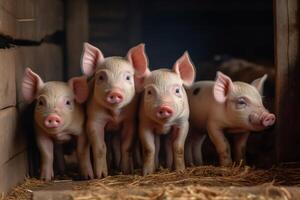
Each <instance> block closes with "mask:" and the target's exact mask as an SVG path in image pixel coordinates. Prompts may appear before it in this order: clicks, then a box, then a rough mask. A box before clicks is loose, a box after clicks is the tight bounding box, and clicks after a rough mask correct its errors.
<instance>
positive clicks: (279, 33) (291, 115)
mask: <svg viewBox="0 0 300 200" xmlns="http://www.w3.org/2000/svg"><path fill="white" fill-rule="evenodd" d="M299 6H300V4H299V1H298V0H285V1H282V0H275V1H274V11H275V32H276V34H275V43H276V47H275V48H276V49H275V54H276V58H275V59H276V60H275V62H276V69H277V75H276V76H277V77H276V112H277V123H276V133H277V159H278V161H279V162H283V161H300V149H299V144H300V122H299V119H300V104H299V102H300V101H299V97H300V77H299V75H300V67H299V65H300V54H299V53H300V51H299V47H300V46H299V42H300V40H299V33H300V32H299V28H300V21H299V19H300V16H299V13H300V8H299Z"/></svg>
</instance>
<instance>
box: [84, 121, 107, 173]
mask: <svg viewBox="0 0 300 200" xmlns="http://www.w3.org/2000/svg"><path fill="white" fill-rule="evenodd" d="M87 134H88V138H89V141H90V144H91V145H92V151H93V159H94V175H95V178H102V177H106V176H107V162H106V145H105V141H104V125H101V124H98V123H95V122H90V121H88V122H87Z"/></svg>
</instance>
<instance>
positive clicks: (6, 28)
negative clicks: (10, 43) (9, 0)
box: [0, 6, 17, 37]
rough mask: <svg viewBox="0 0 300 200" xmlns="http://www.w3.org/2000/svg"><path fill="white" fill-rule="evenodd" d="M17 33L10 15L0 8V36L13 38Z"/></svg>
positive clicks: (13, 19) (12, 17)
mask: <svg viewBox="0 0 300 200" xmlns="http://www.w3.org/2000/svg"><path fill="white" fill-rule="evenodd" d="M16 32H17V22H16V19H15V17H14V16H13V15H12V13H9V12H8V11H7V10H5V9H4V8H3V7H2V6H0V34H3V35H9V36H11V37H15V36H16Z"/></svg>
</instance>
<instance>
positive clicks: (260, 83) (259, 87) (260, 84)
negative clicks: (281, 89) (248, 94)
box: [251, 74, 268, 95]
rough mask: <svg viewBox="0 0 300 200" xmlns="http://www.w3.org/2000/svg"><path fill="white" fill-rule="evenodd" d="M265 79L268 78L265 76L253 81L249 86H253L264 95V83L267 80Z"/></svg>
mask: <svg viewBox="0 0 300 200" xmlns="http://www.w3.org/2000/svg"><path fill="white" fill-rule="evenodd" d="M267 78H268V75H267V74H265V75H263V76H262V77H260V78H258V79H255V80H254V81H252V83H251V85H253V86H254V87H255V88H256V89H257V90H258V92H259V93H260V94H261V95H262V94H263V93H264V83H265V81H266V80H267Z"/></svg>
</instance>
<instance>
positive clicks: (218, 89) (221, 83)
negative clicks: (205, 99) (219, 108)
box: [213, 72, 234, 103]
mask: <svg viewBox="0 0 300 200" xmlns="http://www.w3.org/2000/svg"><path fill="white" fill-rule="evenodd" d="M233 87H234V86H233V83H232V81H231V79H230V78H229V77H228V76H226V75H225V74H223V73H222V72H217V77H216V81H215V85H214V87H213V94H214V97H215V99H216V101H217V102H219V103H224V102H225V101H226V98H227V95H228V93H229V92H230V91H232V90H233Z"/></svg>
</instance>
